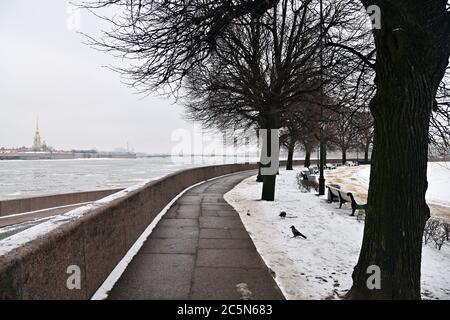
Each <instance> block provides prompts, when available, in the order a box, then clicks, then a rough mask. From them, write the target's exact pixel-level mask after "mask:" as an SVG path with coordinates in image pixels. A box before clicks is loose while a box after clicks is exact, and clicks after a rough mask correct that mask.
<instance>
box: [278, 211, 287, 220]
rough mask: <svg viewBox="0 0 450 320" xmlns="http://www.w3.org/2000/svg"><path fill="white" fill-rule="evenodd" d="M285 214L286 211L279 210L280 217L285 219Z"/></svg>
mask: <svg viewBox="0 0 450 320" xmlns="http://www.w3.org/2000/svg"><path fill="white" fill-rule="evenodd" d="M286 215H287V213H286V211H281V213H280V215H279V216H280V217H281V219H285V218H286Z"/></svg>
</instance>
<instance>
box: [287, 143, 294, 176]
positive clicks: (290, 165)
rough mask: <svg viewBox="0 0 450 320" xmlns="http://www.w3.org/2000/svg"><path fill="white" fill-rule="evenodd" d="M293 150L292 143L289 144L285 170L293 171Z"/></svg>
mask: <svg viewBox="0 0 450 320" xmlns="http://www.w3.org/2000/svg"><path fill="white" fill-rule="evenodd" d="M294 150H295V145H294V144H293V143H291V144H289V148H288V158H287V163H286V170H294Z"/></svg>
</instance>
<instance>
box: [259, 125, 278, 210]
mask: <svg viewBox="0 0 450 320" xmlns="http://www.w3.org/2000/svg"><path fill="white" fill-rule="evenodd" d="M268 127H269V128H271V127H272V126H271V125H269V126H268ZM271 137H272V131H271V130H270V129H267V153H268V156H269V157H270V156H272V151H273V146H272V142H271V140H272V139H271ZM269 165H270V164H269ZM262 178H263V188H262V195H261V200H263V201H274V200H275V184H276V178H277V175H276V174H273V175H263V176H262Z"/></svg>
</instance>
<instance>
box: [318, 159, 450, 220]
mask: <svg viewBox="0 0 450 320" xmlns="http://www.w3.org/2000/svg"><path fill="white" fill-rule="evenodd" d="M427 174H428V191H427V194H426V198H427V202H428V205H429V206H430V209H431V215H432V216H434V217H436V218H439V219H441V220H445V221H446V222H448V223H450V192H449V187H450V162H430V163H429V164H428V172H427ZM325 178H326V179H327V183H336V184H339V185H340V186H341V187H342V188H343V189H344V190H346V191H349V192H352V193H353V194H354V195H355V196H356V198H357V199H358V200H360V201H362V202H364V203H365V202H366V201H367V190H368V189H369V180H370V166H368V165H367V166H359V167H339V168H337V169H336V170H328V171H325Z"/></svg>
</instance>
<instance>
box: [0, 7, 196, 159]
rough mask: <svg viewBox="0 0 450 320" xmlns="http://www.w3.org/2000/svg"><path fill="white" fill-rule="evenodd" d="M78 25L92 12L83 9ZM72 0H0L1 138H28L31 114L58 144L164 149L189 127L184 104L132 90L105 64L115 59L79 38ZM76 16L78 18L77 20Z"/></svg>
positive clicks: (84, 27)
mask: <svg viewBox="0 0 450 320" xmlns="http://www.w3.org/2000/svg"><path fill="white" fill-rule="evenodd" d="M80 18H81V19H80V27H81V31H82V32H84V33H87V34H92V35H96V34H98V33H99V31H100V26H99V22H98V20H97V19H95V18H94V17H92V16H91V15H89V14H88V13H86V12H85V13H81V17H80ZM73 21H74V20H73V19H71V18H70V1H67V0H57V1H55V0H39V1H30V0H14V1H7V0H0V119H1V126H0V146H5V147H14V146H22V145H25V146H30V145H31V143H32V140H33V134H34V126H35V118H36V115H37V114H39V118H40V127H41V135H42V137H43V139H44V140H46V142H47V143H48V144H49V145H51V146H54V147H56V148H59V149H73V148H92V147H96V148H98V149H100V150H113V149H114V148H116V147H126V145H127V142H129V144H130V146H131V147H132V148H134V149H135V151H140V152H149V153H159V152H164V153H170V152H171V149H172V148H173V146H174V144H175V143H174V142H172V141H171V136H172V133H173V132H174V131H175V130H177V129H180V128H184V129H187V130H192V126H193V124H192V123H188V122H186V121H184V120H183V119H182V116H183V109H182V107H181V106H178V105H174V104H173V101H169V100H168V99H165V98H161V97H156V96H155V97H147V98H144V99H143V97H142V95H138V94H136V92H135V91H133V89H131V88H129V87H127V86H126V85H124V84H123V83H121V80H120V76H119V75H118V74H116V73H114V72H112V71H110V70H108V69H106V68H104V66H105V65H109V64H115V63H117V61H115V60H114V58H113V57H111V56H110V55H108V54H106V53H102V52H98V51H95V50H93V49H91V48H89V47H87V46H86V45H84V44H83V43H82V42H83V40H84V39H83V37H82V36H81V35H80V34H78V33H76V32H75V31H74V30H71V28H68V22H69V26H70V25H72V24H71V22H73ZM75 21H76V20H75Z"/></svg>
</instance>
